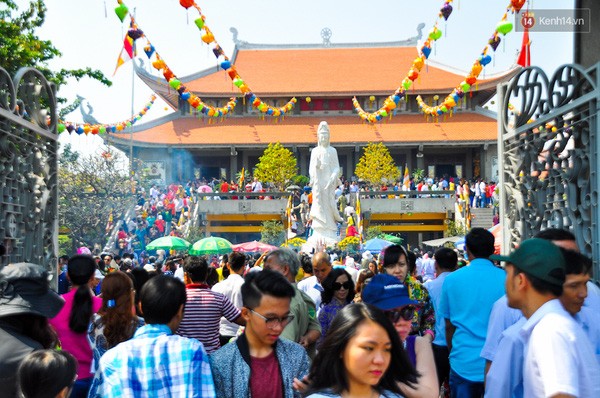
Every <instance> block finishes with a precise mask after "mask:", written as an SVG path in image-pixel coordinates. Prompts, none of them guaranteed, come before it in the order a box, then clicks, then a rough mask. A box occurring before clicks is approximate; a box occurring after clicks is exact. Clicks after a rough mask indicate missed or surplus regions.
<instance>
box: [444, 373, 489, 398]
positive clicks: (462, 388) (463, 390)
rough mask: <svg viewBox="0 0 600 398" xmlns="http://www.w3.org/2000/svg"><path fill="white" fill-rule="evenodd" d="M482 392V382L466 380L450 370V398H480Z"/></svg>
mask: <svg viewBox="0 0 600 398" xmlns="http://www.w3.org/2000/svg"><path fill="white" fill-rule="evenodd" d="M483 391H484V389H483V382H479V381H471V380H467V379H465V378H463V377H460V376H459V375H458V373H456V372H455V371H453V370H452V369H450V396H451V397H452V398H481V397H483Z"/></svg>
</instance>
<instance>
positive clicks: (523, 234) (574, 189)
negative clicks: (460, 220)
mask: <svg viewBox="0 0 600 398" xmlns="http://www.w3.org/2000/svg"><path fill="white" fill-rule="evenodd" d="M599 68H600V64H598V65H596V66H595V67H593V68H590V69H589V70H584V69H583V68H582V67H581V66H578V65H564V66H561V67H560V68H559V69H558V70H557V71H556V72H555V73H554V75H553V76H552V78H551V79H548V78H547V76H546V75H545V73H544V72H543V71H542V70H541V69H539V68H537V67H531V68H525V69H523V70H522V71H521V72H519V74H517V75H516V76H515V77H514V78H513V79H512V80H511V82H509V83H508V86H507V88H506V92H505V94H504V96H503V98H502V103H503V104H504V107H503V111H502V113H501V115H500V117H501V120H500V122H501V126H502V145H501V148H500V151H501V152H502V153H501V154H500V155H501V156H503V169H502V179H503V193H502V194H503V195H504V203H505V205H506V208H505V213H504V215H505V222H506V223H507V226H506V227H505V229H504V231H505V232H508V234H509V238H508V243H509V245H510V246H511V247H515V246H517V245H518V244H519V243H520V241H521V240H523V239H527V238H530V237H532V236H533V235H535V234H536V233H537V232H539V231H540V230H542V229H545V228H549V227H555V228H561V229H569V230H571V231H572V232H573V233H574V234H575V236H576V238H577V243H578V245H579V248H580V249H581V251H582V252H584V253H586V254H588V255H593V257H594V261H595V264H596V267H598V259H599V258H600V250H599V249H598V247H599V245H598V239H599V236H598V222H597V220H598V214H599V213H598V185H599V182H598V178H599V175H598V171H599V170H598V169H599V168H600V164H599V162H598V155H599V154H598V152H597V148H596V147H597V146H598V135H597V134H598V130H599V128H598V127H599V119H598V116H597V109H598V104H600V89H599V88H598V87H597V85H596V80H595V79H596V78H595V76H596V75H597V73H598V69H599ZM509 104H510V106H509ZM594 220H595V221H594ZM596 272H598V271H596Z"/></svg>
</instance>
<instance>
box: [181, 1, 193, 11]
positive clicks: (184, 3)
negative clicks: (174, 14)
mask: <svg viewBox="0 0 600 398" xmlns="http://www.w3.org/2000/svg"><path fill="white" fill-rule="evenodd" d="M194 3H195V2H194V0H179V4H181V6H182V7H185V9H186V10H187V9H188V8H190V7H191V6H193V5H194Z"/></svg>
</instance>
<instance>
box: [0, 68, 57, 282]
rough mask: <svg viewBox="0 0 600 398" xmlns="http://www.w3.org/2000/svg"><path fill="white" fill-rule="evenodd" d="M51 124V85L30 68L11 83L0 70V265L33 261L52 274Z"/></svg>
mask: <svg viewBox="0 0 600 398" xmlns="http://www.w3.org/2000/svg"><path fill="white" fill-rule="evenodd" d="M56 126H57V114H56V90H55V87H54V85H53V84H52V83H49V82H48V81H47V80H46V79H45V77H44V76H43V74H42V73H41V72H39V71H38V70H35V69H32V68H23V69H21V70H19V71H18V72H17V74H16V75H15V77H14V79H12V80H11V79H10V76H9V74H8V73H7V72H6V70H4V69H2V68H0V240H1V242H2V243H4V244H5V246H6V247H7V249H8V254H7V256H6V257H7V258H5V259H0V260H2V261H0V266H1V265H3V264H6V263H7V262H20V261H26V262H33V263H36V264H40V265H43V266H45V267H46V268H47V269H48V271H49V272H50V274H51V275H56V273H55V271H56V263H57V261H56V260H57V216H58V214H57V213H58V212H57V190H58V184H57V176H58V173H57V151H58V143H57V134H56ZM54 282H55V281H54Z"/></svg>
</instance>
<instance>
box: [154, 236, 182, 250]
mask: <svg viewBox="0 0 600 398" xmlns="http://www.w3.org/2000/svg"><path fill="white" fill-rule="evenodd" d="M190 245H191V243H190V242H188V241H187V240H185V239H182V238H178V237H177V236H163V237H162V238H158V239H155V240H153V241H152V242H150V243H148V244H147V245H146V249H147V250H159V249H162V250H187V249H188V248H189V247H190Z"/></svg>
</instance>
